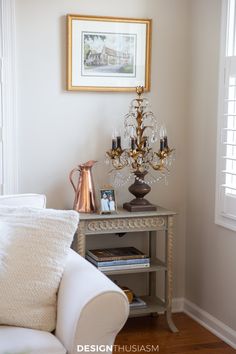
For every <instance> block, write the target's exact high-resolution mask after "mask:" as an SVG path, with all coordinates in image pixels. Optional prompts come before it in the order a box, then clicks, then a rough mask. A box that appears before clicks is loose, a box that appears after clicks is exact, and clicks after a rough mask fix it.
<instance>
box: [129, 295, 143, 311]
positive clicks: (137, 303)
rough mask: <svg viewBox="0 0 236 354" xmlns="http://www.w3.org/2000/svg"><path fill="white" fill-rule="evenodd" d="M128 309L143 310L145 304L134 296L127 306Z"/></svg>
mask: <svg viewBox="0 0 236 354" xmlns="http://www.w3.org/2000/svg"><path fill="white" fill-rule="evenodd" d="M129 307H130V309H136V308H139V309H140V308H145V307H147V304H146V302H145V301H144V300H143V299H141V298H140V297H138V296H134V298H133V301H132V302H131V303H130V304H129Z"/></svg>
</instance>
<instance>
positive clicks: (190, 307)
mask: <svg viewBox="0 0 236 354" xmlns="http://www.w3.org/2000/svg"><path fill="white" fill-rule="evenodd" d="M177 300H179V299H177ZM177 303H178V305H179V308H181V305H180V303H179V301H177ZM174 304H175V299H173V312H174ZM182 307H183V312H184V313H186V314H187V315H188V316H189V317H191V318H192V319H194V320H195V321H196V322H198V323H199V324H200V325H202V326H203V327H205V328H206V329H208V330H209V331H210V332H212V333H213V334H215V335H216V336H217V337H219V338H220V339H222V340H223V341H224V342H226V343H227V344H229V345H230V346H231V347H233V348H234V349H236V331H234V330H233V329H232V328H230V327H229V326H227V325H226V324H224V323H223V322H221V321H219V320H218V319H217V318H215V317H213V316H212V315H210V314H209V313H208V312H206V311H204V310H202V309H201V308H200V307H198V306H196V305H195V304H194V303H192V302H190V301H188V300H187V299H183V303H182ZM176 312H177V311H176Z"/></svg>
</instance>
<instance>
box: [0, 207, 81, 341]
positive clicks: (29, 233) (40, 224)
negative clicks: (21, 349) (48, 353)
mask: <svg viewBox="0 0 236 354" xmlns="http://www.w3.org/2000/svg"><path fill="white" fill-rule="evenodd" d="M78 215H79V214H78V213H77V212H75V211H63V210H52V209H40V208H27V207H0V248H1V252H0V255H1V263H0V325H1V324H4V325H13V326H21V327H28V328H34V329H39V330H45V331H52V330H54V328H55V324H56V295H57V290H58V287H59V283H60V280H61V277H62V274H63V270H64V267H65V263H66V259H67V255H68V252H69V249H70V245H71V242H72V239H73V235H74V233H75V231H76V228H77V225H78V219H79V216H78ZM13 340H14V338H13Z"/></svg>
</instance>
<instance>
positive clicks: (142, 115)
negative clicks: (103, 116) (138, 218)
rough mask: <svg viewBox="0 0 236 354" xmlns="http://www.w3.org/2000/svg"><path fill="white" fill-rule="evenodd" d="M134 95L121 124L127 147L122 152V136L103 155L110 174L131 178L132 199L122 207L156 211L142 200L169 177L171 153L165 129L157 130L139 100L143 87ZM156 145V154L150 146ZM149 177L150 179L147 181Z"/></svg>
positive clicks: (157, 127) (155, 124) (133, 209)
mask: <svg viewBox="0 0 236 354" xmlns="http://www.w3.org/2000/svg"><path fill="white" fill-rule="evenodd" d="M136 92H137V98H135V99H133V100H132V101H131V104H130V109H129V113H128V114H126V116H125V123H124V128H125V134H124V138H125V140H128V145H129V146H128V148H124V149H123V148H122V146H121V136H120V135H119V134H118V135H117V136H113V137H112V147H111V150H109V151H107V152H106V156H107V161H108V163H111V164H112V167H113V169H112V171H116V172H118V171H120V170H125V169H128V178H127V180H129V179H130V177H132V176H133V177H134V183H133V184H132V185H131V186H130V187H129V191H130V193H132V194H133V195H134V196H135V198H134V199H133V200H131V201H130V202H128V203H124V205H123V208H124V209H126V210H128V211H131V212H134V211H152V210H156V206H155V205H153V204H151V203H150V202H149V201H148V200H147V199H145V198H144V197H145V195H146V194H147V193H149V192H150V191H151V187H150V184H152V183H153V182H157V181H160V180H161V179H162V178H165V177H166V176H167V174H168V173H169V168H170V166H171V164H172V161H173V151H174V149H171V148H169V146H168V138H167V133H166V129H165V128H164V127H163V126H161V127H160V128H159V126H158V123H157V120H156V118H155V116H154V114H153V113H152V112H151V111H150V110H149V108H148V106H149V103H148V100H147V99H146V98H143V97H142V94H143V87H141V86H138V87H137V88H136ZM158 141H159V144H160V145H159V147H158V150H157V151H155V150H154V149H153V148H152V145H154V144H157V143H158ZM152 170H153V171H155V175H156V176H155V177H153V175H152V174H151V171H152ZM146 175H147V177H146V180H144V178H145V176H146ZM149 175H150V177H151V178H149V179H148V176H149Z"/></svg>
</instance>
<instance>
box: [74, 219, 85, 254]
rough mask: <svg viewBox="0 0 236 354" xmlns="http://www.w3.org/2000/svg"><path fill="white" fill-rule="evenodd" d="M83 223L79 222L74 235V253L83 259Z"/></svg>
mask: <svg viewBox="0 0 236 354" xmlns="http://www.w3.org/2000/svg"><path fill="white" fill-rule="evenodd" d="M84 232H85V221H80V223H79V227H78V230H77V234H76V244H75V247H76V252H78V253H79V254H80V255H81V256H82V257H85V233H84Z"/></svg>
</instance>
